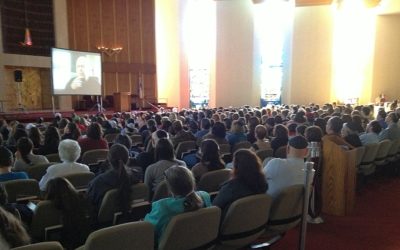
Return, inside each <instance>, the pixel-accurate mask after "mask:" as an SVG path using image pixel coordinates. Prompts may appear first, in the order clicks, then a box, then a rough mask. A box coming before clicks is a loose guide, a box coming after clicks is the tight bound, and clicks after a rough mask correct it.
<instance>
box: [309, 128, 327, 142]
mask: <svg viewBox="0 0 400 250" xmlns="http://www.w3.org/2000/svg"><path fill="white" fill-rule="evenodd" d="M322 136H323V133H322V129H321V128H320V127H318V126H310V127H308V128H306V130H305V132H304V137H305V138H306V139H307V141H308V142H321V141H322Z"/></svg>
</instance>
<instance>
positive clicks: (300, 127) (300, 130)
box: [296, 124, 307, 136]
mask: <svg viewBox="0 0 400 250" xmlns="http://www.w3.org/2000/svg"><path fill="white" fill-rule="evenodd" d="M306 129H307V125H304V124H302V125H298V126H297V127H296V133H297V134H298V135H302V136H304V133H305V131H306Z"/></svg>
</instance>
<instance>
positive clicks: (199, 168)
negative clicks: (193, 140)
mask: <svg viewBox="0 0 400 250" xmlns="http://www.w3.org/2000/svg"><path fill="white" fill-rule="evenodd" d="M199 154H200V155H201V160H200V162H199V163H197V164H196V165H194V166H193V168H192V173H193V176H194V178H195V179H196V182H198V181H199V180H200V179H201V177H202V176H203V175H204V174H205V173H207V172H210V171H214V170H218V169H224V168H225V164H224V162H223V161H222V159H221V156H220V152H219V146H218V143H217V142H216V141H215V140H213V139H206V140H204V141H203V142H202V143H201V147H200V150H199Z"/></svg>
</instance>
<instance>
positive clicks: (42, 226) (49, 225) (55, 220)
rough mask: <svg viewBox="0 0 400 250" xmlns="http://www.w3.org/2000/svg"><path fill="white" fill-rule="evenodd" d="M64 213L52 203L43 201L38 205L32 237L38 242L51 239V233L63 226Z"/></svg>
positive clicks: (31, 232) (31, 229)
mask: <svg viewBox="0 0 400 250" xmlns="http://www.w3.org/2000/svg"><path fill="white" fill-rule="evenodd" d="M61 218H62V212H61V211H60V210H58V209H57V208H56V207H55V206H54V203H53V202H52V201H48V200H46V201H41V202H39V203H38V204H37V206H36V208H35V210H34V212H33V217H32V223H31V226H30V235H31V236H32V238H34V239H35V240H37V241H44V240H47V239H48V238H49V233H50V231H51V230H53V229H55V228H59V227H61V226H62V219H61Z"/></svg>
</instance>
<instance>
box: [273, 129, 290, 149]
mask: <svg viewBox="0 0 400 250" xmlns="http://www.w3.org/2000/svg"><path fill="white" fill-rule="evenodd" d="M273 135H274V138H273V139H272V141H271V147H272V149H273V150H274V154H275V151H276V150H277V149H278V148H280V147H282V146H286V145H287V144H288V141H289V131H288V129H287V128H286V127H285V126H284V125H282V124H277V125H275V126H274V130H273Z"/></svg>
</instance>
